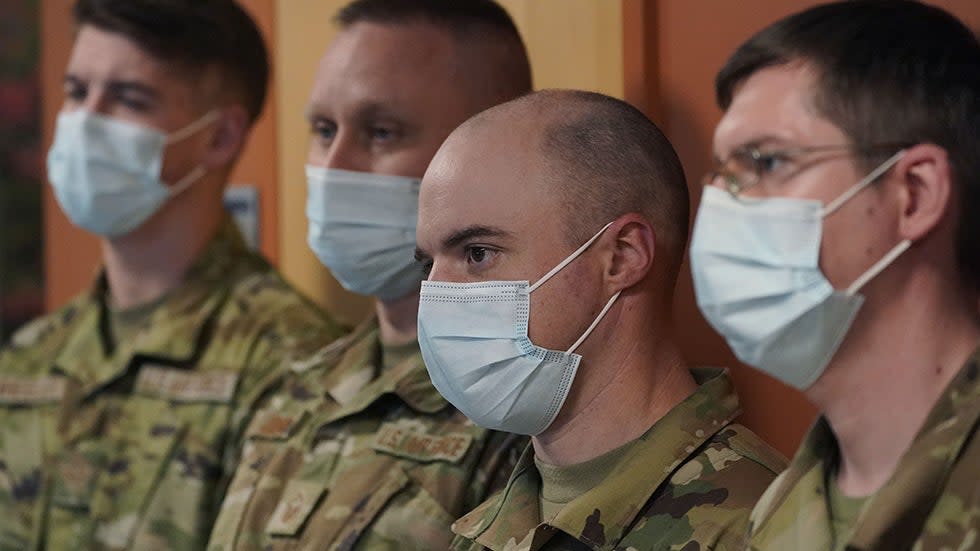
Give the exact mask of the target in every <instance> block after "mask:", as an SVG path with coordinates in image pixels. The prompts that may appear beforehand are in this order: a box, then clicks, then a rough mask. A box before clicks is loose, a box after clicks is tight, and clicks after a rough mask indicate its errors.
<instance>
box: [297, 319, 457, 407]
mask: <svg viewBox="0 0 980 551" xmlns="http://www.w3.org/2000/svg"><path fill="white" fill-rule="evenodd" d="M415 347H416V352H415V354H412V355H411V356H410V357H408V358H405V359H404V360H402V361H400V362H398V363H396V364H394V365H390V366H388V367H387V368H385V367H384V366H382V357H381V338H380V330H379V329H378V320H377V318H375V317H371V318H370V319H368V320H366V321H365V322H363V323H361V324H360V325H359V326H358V327H357V328H356V329H355V330H354V331H353V332H351V334H349V335H348V336H346V337H344V338H342V339H340V340H339V341H335V342H334V343H332V344H330V345H328V346H327V347H325V348H324V349H322V350H321V351H320V352H318V353H317V354H315V355H314V356H313V357H312V358H310V359H308V360H304V361H303V362H302V364H303V365H301V369H302V370H307V369H309V370H311V372H312V370H314V369H316V368H315V366H316V365H327V364H331V363H334V362H335V365H334V366H333V367H331V368H330V369H329V370H328V371H327V374H326V377H325V378H323V379H322V383H320V384H319V385H317V386H320V388H321V392H322V393H325V394H326V395H328V396H329V397H330V398H331V399H332V400H333V401H334V402H336V403H337V404H338V405H339V407H338V408H335V409H334V410H333V411H331V412H330V413H329V414H328V415H327V416H326V417H323V418H321V419H320V420H319V424H326V423H331V422H333V421H335V420H337V419H339V418H342V417H346V416H348V415H353V414H355V413H358V412H360V411H363V410H364V409H366V408H368V407H369V406H371V404H373V403H375V402H377V401H378V400H381V399H382V398H383V397H384V396H387V395H395V396H397V397H398V398H400V399H401V400H402V401H403V402H404V403H405V404H407V405H408V406H409V407H411V408H412V409H414V410H415V411H418V412H420V413H425V414H432V413H436V412H439V411H442V410H443V409H445V408H446V407H448V406H449V403H448V402H447V401H446V400H445V398H443V397H442V395H440V394H439V391H437V390H436V389H435V387H434V386H432V381H431V380H430V379H429V373H428V371H426V369H425V363H424V362H423V361H422V353H421V351H420V350H418V342H417V341H416V343H415Z"/></svg>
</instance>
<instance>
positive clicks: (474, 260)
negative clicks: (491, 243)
mask: <svg viewBox="0 0 980 551" xmlns="http://www.w3.org/2000/svg"><path fill="white" fill-rule="evenodd" d="M496 252H497V251H495V250H493V249H491V248H489V247H484V246H481V245H471V246H469V247H466V262H467V263H469V264H477V265H479V264H484V263H486V262H487V261H489V260H490V259H492V258H493V255H494V254H496Z"/></svg>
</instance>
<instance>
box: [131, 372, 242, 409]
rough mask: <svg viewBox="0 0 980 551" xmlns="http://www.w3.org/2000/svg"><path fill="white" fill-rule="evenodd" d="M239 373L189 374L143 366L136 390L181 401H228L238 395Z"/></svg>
mask: <svg viewBox="0 0 980 551" xmlns="http://www.w3.org/2000/svg"><path fill="white" fill-rule="evenodd" d="M237 384H238V374H237V373H233V372H230V371H204V372H196V373H195V372H187V371H182V370H179V369H170V368H166V367H156V366H143V367H142V368H140V374H139V377H138V378H137V379H136V391H137V392H139V393H144V394H154V395H157V396H161V397H164V398H169V399H171V400H174V401H177V402H228V401H230V400H231V399H232V397H234V396H235V387H236V385H237Z"/></svg>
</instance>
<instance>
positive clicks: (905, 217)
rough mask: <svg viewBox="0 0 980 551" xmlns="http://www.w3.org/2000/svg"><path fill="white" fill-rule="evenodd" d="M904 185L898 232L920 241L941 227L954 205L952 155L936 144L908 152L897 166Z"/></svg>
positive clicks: (905, 237)
mask: <svg viewBox="0 0 980 551" xmlns="http://www.w3.org/2000/svg"><path fill="white" fill-rule="evenodd" d="M893 170H894V171H895V176H897V177H898V178H899V181H900V182H901V185H902V188H901V194H900V196H899V198H900V199H899V200H900V201H901V203H900V205H899V206H900V207H901V210H900V211H899V228H898V229H899V233H900V235H901V237H902V238H903V239H910V240H912V241H917V240H919V239H922V237H924V236H925V235H926V234H928V233H929V232H931V231H932V230H933V229H934V228H935V227H936V226H938V225H939V224H940V223H941V222H942V220H943V218H944V217H945V216H946V213H947V211H948V210H949V209H950V206H951V196H952V192H953V182H952V178H953V174H952V168H951V167H950V164H949V154H948V153H947V152H946V150H945V149H943V148H942V147H939V146H937V145H934V144H919V145H916V146H913V147H910V148H909V149H907V150H906V151H905V155H904V156H903V157H902V159H901V160H900V161H899V162H898V163H896V164H895V168H894V169H893Z"/></svg>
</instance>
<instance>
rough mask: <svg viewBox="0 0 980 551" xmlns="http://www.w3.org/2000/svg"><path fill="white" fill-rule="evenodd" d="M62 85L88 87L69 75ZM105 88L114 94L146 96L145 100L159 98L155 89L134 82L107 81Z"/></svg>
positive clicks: (77, 78) (80, 80)
mask: <svg viewBox="0 0 980 551" xmlns="http://www.w3.org/2000/svg"><path fill="white" fill-rule="evenodd" d="M64 83H65V84H71V85H73V86H87V85H88V83H86V82H85V81H84V80H83V79H81V78H79V77H77V76H75V75H73V74H71V73H69V74H67V75H65V78H64ZM106 88H107V89H109V90H110V91H111V92H112V93H114V94H119V93H126V92H129V93H136V94H140V95H143V96H146V97H147V99H151V100H156V99H158V98H159V97H160V94H159V92H157V90H156V89H155V88H153V87H151V86H148V85H146V84H143V83H142V82H138V81H135V80H109V81H108V82H107V83H106Z"/></svg>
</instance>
